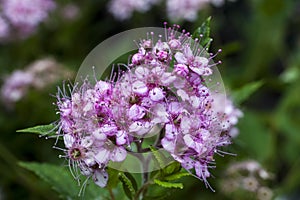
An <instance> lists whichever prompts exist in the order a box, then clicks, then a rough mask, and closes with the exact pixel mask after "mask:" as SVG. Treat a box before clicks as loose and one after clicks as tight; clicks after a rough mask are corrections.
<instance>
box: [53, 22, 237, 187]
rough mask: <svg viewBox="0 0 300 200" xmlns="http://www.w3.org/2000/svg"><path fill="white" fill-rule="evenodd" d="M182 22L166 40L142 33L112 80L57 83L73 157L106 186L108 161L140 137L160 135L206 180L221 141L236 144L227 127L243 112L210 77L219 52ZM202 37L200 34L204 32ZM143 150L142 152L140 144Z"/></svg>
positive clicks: (164, 145) (169, 31)
mask: <svg viewBox="0 0 300 200" xmlns="http://www.w3.org/2000/svg"><path fill="white" fill-rule="evenodd" d="M178 28H179V27H178V26H177V25H175V26H174V27H173V28H165V30H166V35H165V36H166V38H165V41H164V40H163V39H162V37H159V39H158V40H157V41H155V40H154V39H153V37H151V35H152V36H153V33H150V34H149V35H148V37H147V39H143V40H140V42H139V43H138V52H137V53H136V54H134V55H132V57H131V61H130V62H129V63H128V64H127V65H124V66H125V67H126V70H123V71H121V70H119V71H118V73H117V75H116V76H112V77H113V78H111V80H106V81H102V80H100V81H97V82H96V84H95V85H92V84H91V83H90V82H89V81H87V80H85V81H84V83H83V84H82V85H81V86H75V88H74V89H73V91H72V94H71V96H70V97H68V96H66V95H65V92H64V91H63V90H59V92H58V95H57V98H58V101H57V105H58V109H59V114H60V122H59V127H60V128H59V129H60V133H61V134H62V135H63V139H64V143H65V147H66V148H67V151H66V152H67V155H66V156H67V158H68V160H69V161H70V165H75V166H77V167H78V168H79V169H80V171H81V174H83V175H85V176H88V177H93V179H94V181H95V183H96V184H98V185H99V186H101V187H104V186H105V185H106V183H107V180H108V174H107V172H106V167H107V165H108V163H109V162H110V161H113V162H122V161H124V160H125V159H126V156H127V154H128V152H129V151H130V152H131V151H133V149H135V148H133V146H134V145H135V142H136V141H141V138H146V137H151V136H153V135H155V134H158V135H159V138H160V139H159V141H158V142H156V143H155V144H153V145H154V147H155V148H157V149H164V150H165V151H167V152H168V153H170V154H171V156H172V157H173V158H174V159H175V160H176V161H177V162H179V163H180V164H181V165H182V167H183V168H185V169H186V170H188V171H189V172H191V173H195V176H196V177H198V178H199V179H201V180H203V181H204V182H205V183H207V181H206V179H207V177H209V176H210V172H209V171H208V169H209V168H210V167H212V165H213V163H214V158H213V156H214V154H215V153H218V150H217V148H218V147H220V146H224V145H228V144H230V136H229V131H230V130H231V129H232V128H233V126H234V125H235V124H236V123H237V120H238V117H240V116H241V115H242V113H241V112H240V111H239V110H238V109H236V108H234V107H233V105H232V103H231V101H230V100H228V99H226V98H225V95H223V94H222V92H221V91H217V90H216V88H218V86H219V85H220V83H219V82H216V83H215V84H214V89H212V88H210V87H209V86H208V85H209V84H207V83H208V82H212V80H211V79H210V76H211V75H212V74H213V73H214V71H213V68H214V66H215V65H216V64H214V63H213V61H212V59H213V58H214V57H215V55H212V54H206V53H205V49H204V48H202V47H201V45H200V44H199V41H198V40H197V39H196V40H193V39H192V37H191V36H190V34H189V33H186V32H185V31H182V33H180V34H178V32H177V30H178ZM200 38H201V36H200ZM137 153H139V152H138V151H137Z"/></svg>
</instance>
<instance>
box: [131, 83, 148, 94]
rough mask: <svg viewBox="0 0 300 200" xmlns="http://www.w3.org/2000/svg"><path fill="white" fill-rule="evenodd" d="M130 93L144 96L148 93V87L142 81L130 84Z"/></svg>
mask: <svg viewBox="0 0 300 200" xmlns="http://www.w3.org/2000/svg"><path fill="white" fill-rule="evenodd" d="M132 91H133V92H134V93H135V94H138V95H145V94H147V92H148V87H147V86H146V84H145V83H144V82H142V81H135V82H134V83H133V84H132Z"/></svg>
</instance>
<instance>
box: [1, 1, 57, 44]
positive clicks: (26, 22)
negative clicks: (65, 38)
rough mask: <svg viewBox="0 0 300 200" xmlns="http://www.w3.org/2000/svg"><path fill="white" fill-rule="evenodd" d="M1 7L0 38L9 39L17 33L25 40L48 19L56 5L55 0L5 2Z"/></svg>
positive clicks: (2, 2)
mask: <svg viewBox="0 0 300 200" xmlns="http://www.w3.org/2000/svg"><path fill="white" fill-rule="evenodd" d="M0 6H1V8H2V13H0V27H1V28H0V38H8V37H9V36H10V35H11V34H12V33H15V31H17V32H18V36H19V37H22V38H25V37H27V36H29V35H30V34H31V33H33V32H34V31H35V29H36V27H37V26H38V25H39V24H40V23H41V22H43V21H45V20H46V19H47V18H48V13H49V12H50V11H52V10H53V9H54V8H55V3H54V1H53V0H3V1H1V5H0Z"/></svg>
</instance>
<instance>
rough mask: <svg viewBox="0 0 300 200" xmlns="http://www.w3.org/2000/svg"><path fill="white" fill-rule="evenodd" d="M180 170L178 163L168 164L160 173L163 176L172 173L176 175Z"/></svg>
mask: <svg viewBox="0 0 300 200" xmlns="http://www.w3.org/2000/svg"><path fill="white" fill-rule="evenodd" d="M180 170H181V165H180V163H179V162H176V161H174V162H172V163H171V164H169V165H168V166H166V167H164V168H163V169H162V172H163V174H164V175H171V174H174V173H177V172H179V171H180Z"/></svg>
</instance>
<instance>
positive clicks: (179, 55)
mask: <svg viewBox="0 0 300 200" xmlns="http://www.w3.org/2000/svg"><path fill="white" fill-rule="evenodd" d="M175 59H176V61H177V62H178V63H180V64H186V63H187V59H186V57H185V56H184V54H183V53H181V52H177V53H176V54H175Z"/></svg>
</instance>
